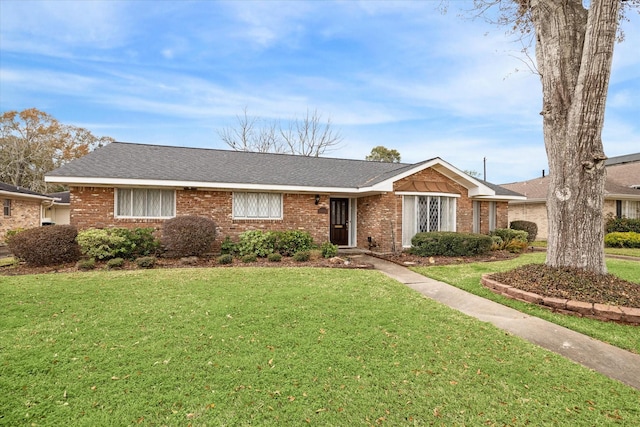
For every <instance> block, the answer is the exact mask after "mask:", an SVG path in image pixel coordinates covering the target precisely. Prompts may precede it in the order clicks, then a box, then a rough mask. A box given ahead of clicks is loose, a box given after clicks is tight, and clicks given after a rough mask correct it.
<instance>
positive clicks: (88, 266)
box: [76, 258, 96, 270]
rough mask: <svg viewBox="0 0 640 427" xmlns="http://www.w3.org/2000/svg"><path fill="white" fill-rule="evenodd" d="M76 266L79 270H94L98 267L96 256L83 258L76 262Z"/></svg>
mask: <svg viewBox="0 0 640 427" xmlns="http://www.w3.org/2000/svg"><path fill="white" fill-rule="evenodd" d="M76 268H77V269H78V270H93V269H94V268H96V260H95V258H89V259H81V260H80V261H78V262H77V263H76Z"/></svg>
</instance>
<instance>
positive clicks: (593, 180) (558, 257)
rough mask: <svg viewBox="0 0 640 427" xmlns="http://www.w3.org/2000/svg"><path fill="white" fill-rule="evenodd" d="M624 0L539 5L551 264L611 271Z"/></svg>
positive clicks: (535, 0) (535, 4)
mask: <svg viewBox="0 0 640 427" xmlns="http://www.w3.org/2000/svg"><path fill="white" fill-rule="evenodd" d="M619 8H620V1H619V0H592V1H591V4H590V7H589V10H588V11H587V10H586V9H585V8H584V7H583V6H582V2H581V1H580V0H532V1H531V14H532V19H533V24H534V27H535V31H536V37H537V40H536V60H537V63H538V69H539V71H540V74H541V80H542V91H543V109H542V112H541V114H542V116H543V130H544V143H545V148H546V150H547V157H548V160H549V175H550V184H549V191H548V196H547V215H548V218H549V238H548V245H547V261H546V263H547V265H549V266H552V267H577V268H580V269H584V270H589V271H594V272H597V273H606V271H607V269H606V265H605V260H604V242H603V240H604V227H603V220H604V218H603V212H602V210H603V205H604V184H605V179H606V169H605V168H604V162H605V159H606V156H605V155H604V150H603V146H602V137H601V134H602V127H603V123H604V112H605V102H606V98H607V89H608V86H609V75H610V74H611V59H612V57H613V47H614V44H615V41H616V31H617V26H618V13H619Z"/></svg>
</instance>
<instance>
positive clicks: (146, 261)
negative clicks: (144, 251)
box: [136, 256, 158, 268]
mask: <svg viewBox="0 0 640 427" xmlns="http://www.w3.org/2000/svg"><path fill="white" fill-rule="evenodd" d="M157 261H158V259H157V258H156V257H154V256H143V257H141V258H137V259H136V265H137V266H138V267H140V268H153V267H155V265H156V262H157Z"/></svg>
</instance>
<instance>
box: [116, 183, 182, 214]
mask: <svg viewBox="0 0 640 427" xmlns="http://www.w3.org/2000/svg"><path fill="white" fill-rule="evenodd" d="M175 200H176V193H175V191H174V190H158V189H154V188H118V189H117V191H116V216H117V217H129V218H173V217H174V216H176V202H175Z"/></svg>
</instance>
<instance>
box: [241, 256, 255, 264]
mask: <svg viewBox="0 0 640 427" xmlns="http://www.w3.org/2000/svg"><path fill="white" fill-rule="evenodd" d="M257 260H258V257H257V256H256V254H246V255H243V256H242V262H244V263H250V262H256V261H257Z"/></svg>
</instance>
